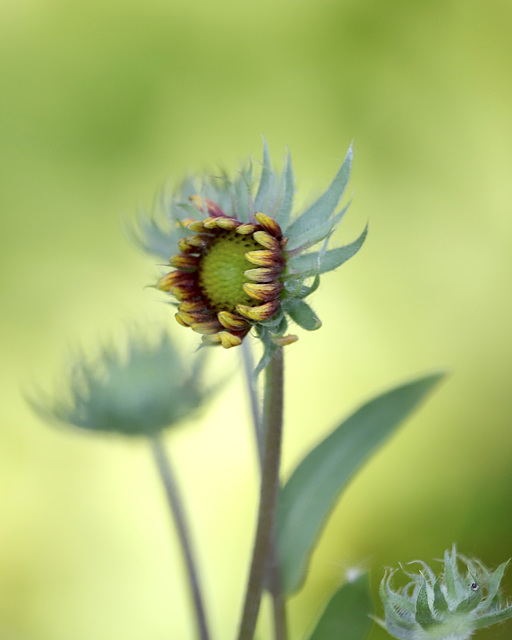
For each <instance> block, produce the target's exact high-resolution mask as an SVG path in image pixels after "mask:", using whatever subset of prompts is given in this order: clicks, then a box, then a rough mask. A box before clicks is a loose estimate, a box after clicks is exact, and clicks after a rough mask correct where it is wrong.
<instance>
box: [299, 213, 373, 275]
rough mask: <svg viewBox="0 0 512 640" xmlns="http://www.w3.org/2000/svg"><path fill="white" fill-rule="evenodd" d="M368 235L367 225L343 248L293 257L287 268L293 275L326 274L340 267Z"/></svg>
mask: <svg viewBox="0 0 512 640" xmlns="http://www.w3.org/2000/svg"><path fill="white" fill-rule="evenodd" d="M367 234H368V225H366V227H365V228H364V230H363V232H362V234H361V235H360V236H359V238H357V240H354V242H351V243H350V244H347V245H345V246H344V247H337V248H336V249H330V250H329V251H325V250H324V251H313V252H311V253H304V254H302V255H299V256H294V257H293V258H290V260H289V261H288V268H289V269H290V271H292V272H294V273H311V274H313V275H315V274H320V273H326V272H327V271H332V270H333V269H336V268H337V267H339V266H341V265H342V264H343V263H344V262H346V261H347V260H350V258H352V256H355V254H356V253H357V252H358V251H359V249H360V248H361V247H362V246H363V243H364V241H365V240H366V236H367Z"/></svg>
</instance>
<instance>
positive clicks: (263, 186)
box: [254, 138, 274, 213]
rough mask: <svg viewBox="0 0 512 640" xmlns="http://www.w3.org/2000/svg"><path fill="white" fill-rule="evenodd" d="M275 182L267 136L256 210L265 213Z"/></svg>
mask: <svg viewBox="0 0 512 640" xmlns="http://www.w3.org/2000/svg"><path fill="white" fill-rule="evenodd" d="M273 182H274V174H273V173H272V166H271V164H270V154H269V152H268V145H267V141H266V140H265V138H263V166H262V168H261V178H260V184H259V187H258V193H257V194H256V199H255V200H254V208H255V210H256V211H263V213H265V211H264V209H265V205H266V204H268V198H269V196H270V193H271V191H272V186H273Z"/></svg>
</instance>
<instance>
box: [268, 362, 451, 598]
mask: <svg viewBox="0 0 512 640" xmlns="http://www.w3.org/2000/svg"><path fill="white" fill-rule="evenodd" d="M440 378H441V375H440V374H436V375H432V376H428V377H426V378H422V379H420V380H416V381H414V382H410V383H407V384H405V385H403V386H401V387H398V388H396V389H393V390H392V391H388V392H387V393H384V394H383V395H381V396H378V397H377V398H375V399H373V400H371V401H370V402H368V403H367V404H365V405H363V406H362V407H361V408H359V409H358V410H357V411H356V412H355V413H354V414H352V415H351V416H350V417H349V418H348V419H347V420H345V421H344V422H342V423H341V424H340V425H339V426H338V427H337V428H336V429H335V430H334V431H333V432H332V433H330V434H329V435H328V436H327V437H326V438H325V439H324V440H323V441H322V442H320V444H318V445H317V446H316V447H315V448H314V449H313V450H312V451H311V452H310V453H308V454H307V455H306V457H305V458H304V459H303V460H302V462H300V464H299V465H298V466H297V468H296V469H295V471H294V472H293V474H292V475H291V477H290V479H289V480H288V482H287V483H286V485H285V486H284V487H283V489H282V490H281V494H280V496H279V505H278V518H277V539H278V549H279V561H280V567H281V575H282V581H283V589H284V591H285V592H286V593H293V592H295V591H297V590H298V589H299V588H300V586H301V585H302V583H303V581H304V578H305V574H306V571H307V567H308V563H309V558H310V556H311V553H312V552H313V549H314V547H315V544H316V542H317V540H318V537H319V535H320V533H321V531H322V529H323V526H324V524H325V522H326V520H327V517H328V515H329V513H330V512H331V510H332V508H333V507H334V504H335V502H336V500H337V499H338V497H339V495H340V494H341V492H342V490H343V489H344V488H345V486H346V485H347V484H348V482H349V480H350V479H351V478H352V477H353V475H354V474H355V473H356V471H358V470H359V468H360V467H361V466H362V465H363V464H364V463H365V462H366V460H367V459H368V457H369V456H370V455H371V454H372V453H373V452H374V451H375V450H376V449H377V447H378V446H379V445H380V444H382V443H383V442H384V441H385V440H386V438H387V437H389V435H390V434H391V433H392V431H393V430H394V429H395V428H396V427H397V426H398V425H399V424H400V423H401V422H402V421H403V420H404V419H405V418H406V417H407V416H408V415H409V414H410V413H411V412H412V411H413V409H414V408H415V407H416V406H417V405H418V403H419V402H420V401H421V400H422V399H423V398H424V397H425V396H426V394H427V393H428V392H429V391H430V390H431V389H432V388H433V387H434V386H435V385H436V384H437V382H438V381H439V380H440Z"/></svg>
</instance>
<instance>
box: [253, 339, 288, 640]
mask: <svg viewBox="0 0 512 640" xmlns="http://www.w3.org/2000/svg"><path fill="white" fill-rule="evenodd" d="M242 361H243V365H244V373H245V378H246V382H247V389H248V390H249V402H250V405H251V414H252V421H253V426H254V433H255V439H256V443H257V446H258V456H259V462H260V470H261V469H262V467H263V433H262V425H261V417H260V410H259V405H258V394H257V389H256V383H255V379H254V360H253V357H252V352H251V347H250V344H249V341H248V340H247V339H246V340H244V341H243V342H242ZM266 577H267V587H268V590H269V591H270V595H271V597H272V610H273V621H274V639H275V640H288V624H287V619H286V598H285V597H284V595H283V592H282V588H281V575H280V570H279V560H278V556H277V541H276V537H275V531H274V535H273V536H272V539H271V541H270V550H269V563H268V569H267V576H266Z"/></svg>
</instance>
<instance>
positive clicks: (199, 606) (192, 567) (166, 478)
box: [150, 434, 210, 640]
mask: <svg viewBox="0 0 512 640" xmlns="http://www.w3.org/2000/svg"><path fill="white" fill-rule="evenodd" d="M150 442H151V450H152V452H153V456H154V458H155V462H156V466H157V468H158V472H159V474H160V478H161V480H162V483H163V485H164V489H165V495H166V497H167V502H168V504H169V507H170V510H171V513H172V516H173V518H174V522H175V524H176V530H177V533H178V539H179V542H180V545H181V550H182V552H183V558H184V560H185V567H186V570H187V575H188V580H189V586H190V594H191V597H192V602H193V605H194V609H195V614H196V623H197V634H198V638H200V640H210V634H209V632H208V625H207V622H206V614H205V609H204V605H203V599H202V596H201V589H200V587H199V578H198V572H197V568H196V563H195V560H194V554H193V552H192V544H191V542H190V533H189V527H188V524H187V520H186V518H185V511H184V509H183V504H182V500H181V497H180V492H179V489H178V484H177V482H176V477H175V475H174V472H173V469H172V466H171V463H170V459H169V456H168V454H167V453H166V451H165V447H164V443H163V439H162V436H161V434H158V435H156V436H153V438H151V440H150Z"/></svg>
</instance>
